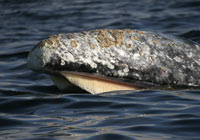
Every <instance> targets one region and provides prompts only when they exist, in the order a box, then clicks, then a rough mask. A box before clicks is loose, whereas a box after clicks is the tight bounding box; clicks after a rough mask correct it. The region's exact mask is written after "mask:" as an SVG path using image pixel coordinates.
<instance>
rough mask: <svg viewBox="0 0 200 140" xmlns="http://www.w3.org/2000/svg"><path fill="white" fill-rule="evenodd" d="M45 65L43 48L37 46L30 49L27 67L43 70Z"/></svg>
mask: <svg viewBox="0 0 200 140" xmlns="http://www.w3.org/2000/svg"><path fill="white" fill-rule="evenodd" d="M43 66H44V63H43V52H42V50H41V48H39V47H38V46H36V47H34V48H33V49H32V50H31V51H30V53H29V55H28V60H27V67H28V68H29V69H31V70H34V71H41V70H42V68H43Z"/></svg>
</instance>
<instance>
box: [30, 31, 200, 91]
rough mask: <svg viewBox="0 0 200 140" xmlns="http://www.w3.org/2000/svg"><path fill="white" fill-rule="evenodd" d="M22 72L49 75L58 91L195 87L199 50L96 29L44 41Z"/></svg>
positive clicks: (155, 36)
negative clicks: (27, 70) (73, 89)
mask: <svg viewBox="0 0 200 140" xmlns="http://www.w3.org/2000/svg"><path fill="white" fill-rule="evenodd" d="M28 67H29V68H30V69H32V70H34V71H39V72H44V73H47V74H49V75H50V76H51V78H52V80H53V81H54V83H55V84H56V85H57V86H58V88H60V89H61V90H68V89H70V88H71V87H74V86H78V87H79V88H80V89H83V90H85V91H88V92H90V93H93V94H97V93H101V92H108V91H113V90H138V89H146V88H158V89H162V88H164V89H166V88H170V89H177V88H181V89H182V88H199V87H200V45H199V44H198V43H196V42H193V41H190V40H185V39H182V38H178V37H170V36H167V35H164V34H159V33H153V32H149V31H139V30H132V29H97V30H91V31H83V32H77V33H61V34H57V35H53V36H50V37H49V38H47V39H44V40H42V41H41V42H39V43H38V45H36V46H35V47H34V48H33V49H32V50H31V52H30V53H29V56H28Z"/></svg>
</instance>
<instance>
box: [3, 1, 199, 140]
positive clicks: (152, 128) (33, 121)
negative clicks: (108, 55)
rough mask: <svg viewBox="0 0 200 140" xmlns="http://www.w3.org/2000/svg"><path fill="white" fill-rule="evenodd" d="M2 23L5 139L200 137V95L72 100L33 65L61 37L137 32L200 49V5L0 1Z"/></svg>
mask: <svg viewBox="0 0 200 140" xmlns="http://www.w3.org/2000/svg"><path fill="white" fill-rule="evenodd" d="M0 21H1V22H0V139H2V140H4V139H8V140H13V139H14V140H65V139H67V140H70V139H71V140H76V139H77V140H79V139H81V140H93V139H95V140H102V139H104V140H111V139H114V140H117V139H119V140H122V139H126V140H135V139H136V140H163V139H165V140H179V139H180V140H188V139H191V140H197V139H200V134H199V132H200V90H180V91H161V90H145V91H136V92H134V91H129V92H127V91H118V92H111V93H109V94H101V95H90V94H85V93H80V94H75V93H70V94H66V93H63V92H61V91H59V90H58V89H57V88H56V87H55V86H54V85H53V83H52V82H51V81H50V79H49V77H48V76H47V75H45V74H41V73H36V72H32V71H31V70H29V69H27V67H26V58H27V55H28V52H29V51H30V50H31V48H32V47H33V46H34V45H36V44H37V43H38V42H39V41H40V40H42V39H44V38H46V37H48V36H49V35H52V34H57V33H67V32H76V31H77V32H78V31H83V30H91V29H97V28H131V29H139V30H147V31H154V32H161V33H165V34H169V35H174V36H181V37H184V38H187V39H191V40H194V41H196V42H199V43H200V24H199V23H200V1H199V0H169V1H166V0H159V1H157V0H134V1H133V0H123V1H121V0H73V1H66V0H56V1H53V0H46V1H41V0H0Z"/></svg>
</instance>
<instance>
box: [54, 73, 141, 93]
mask: <svg viewBox="0 0 200 140" xmlns="http://www.w3.org/2000/svg"><path fill="white" fill-rule="evenodd" d="M51 79H52V81H53V82H54V84H55V85H56V86H57V87H58V88H59V89H60V90H64V91H68V92H71V91H73V92H74V91H76V92H82V91H87V92H89V93H91V94H99V93H103V92H110V91H117V90H139V89H141V88H140V87H136V86H134V85H131V84H129V83H125V82H120V81H117V80H113V79H107V78H105V77H103V78H102V77H99V76H93V75H86V74H81V73H74V72H60V75H59V76H58V75H56V76H54V75H51Z"/></svg>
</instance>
